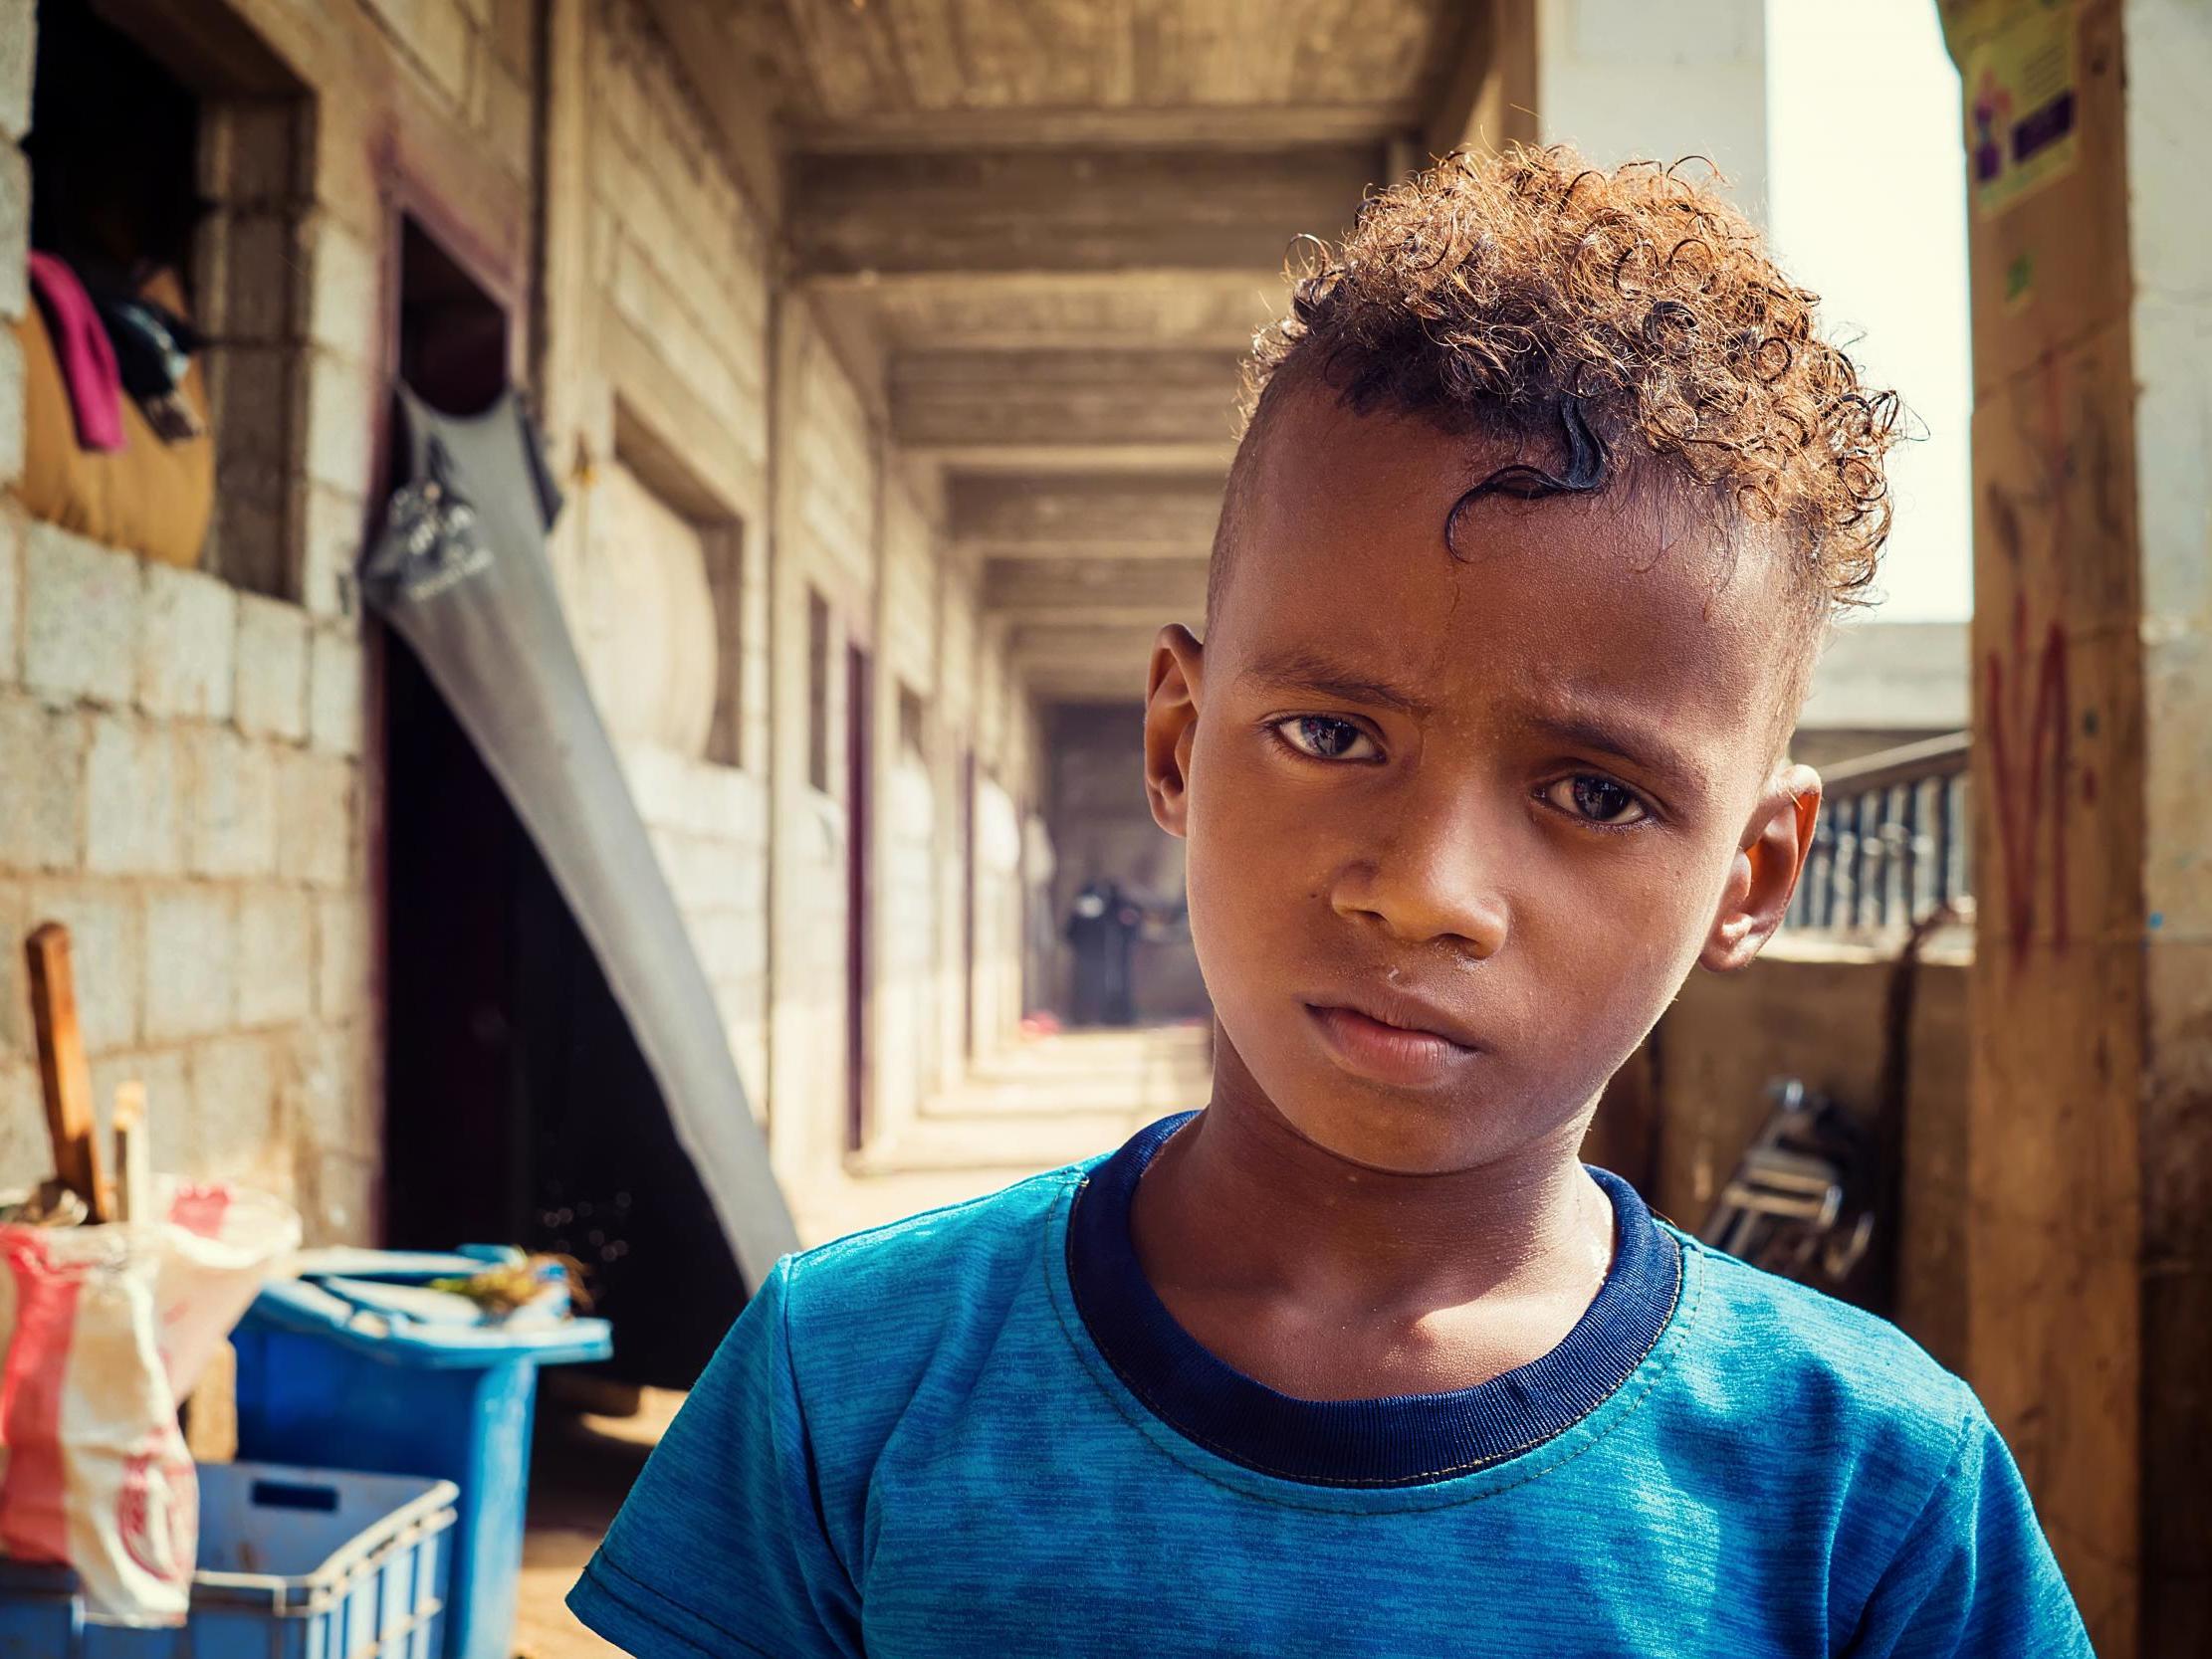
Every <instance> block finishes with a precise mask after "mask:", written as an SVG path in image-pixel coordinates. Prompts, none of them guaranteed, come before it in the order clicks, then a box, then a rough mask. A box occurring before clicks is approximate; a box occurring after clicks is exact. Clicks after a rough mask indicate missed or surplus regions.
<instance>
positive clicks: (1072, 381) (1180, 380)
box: [889, 351, 1240, 471]
mask: <svg viewBox="0 0 2212 1659" xmlns="http://www.w3.org/2000/svg"><path fill="white" fill-rule="evenodd" d="M1239 367H1240V359H1239V358H1237V357H1236V356H1235V355H1233V354H1230V353H1223V352H1197V351H909V352H900V353H897V354H895V355H894V356H893V357H892V358H891V362H890V372H889V382H890V400H889V401H890V409H891V432H892V436H893V437H894V438H895V439H896V440H897V441H898V443H899V444H901V445H902V446H903V447H905V448H907V449H909V450H913V451H917V452H939V453H940V454H942V455H943V457H944V458H945V459H946V460H948V461H952V462H956V463H957V462H961V461H966V460H970V459H977V460H982V461H983V462H984V463H985V464H986V465H988V464H989V462H988V458H989V456H990V454H991V453H992V452H993V451H995V450H999V449H1003V450H1006V451H1009V452H1013V453H1016V454H1018V455H1019V456H1020V457H1021V462H1020V463H1018V464H1020V465H1022V466H1023V470H1029V466H1028V464H1029V463H1032V462H1042V463H1044V466H1045V468H1047V469H1048V468H1049V465H1050V460H1051V458H1053V457H1055V456H1058V457H1065V458H1066V459H1067V461H1068V468H1067V470H1072V471H1083V470H1087V469H1089V468H1090V467H1092V466H1094V465H1098V464H1104V465H1108V466H1111V465H1113V464H1114V461H1113V457H1112V456H1111V454H1110V453H1109V454H1103V455H1102V454H1101V452H1112V451H1115V450H1128V451H1134V452H1137V453H1138V454H1139V455H1140V456H1141V457H1142V458H1143V460H1144V462H1145V463H1146V464H1147V468H1148V470H1153V469H1158V470H1168V471H1200V470H1204V469H1207V468H1225V467H1226V466H1227V463H1228V458H1229V456H1230V455H1231V454H1232V453H1233V452H1234V449H1235V442H1236V395H1237V384H1238V381H1237V376H1238V371H1239Z"/></svg>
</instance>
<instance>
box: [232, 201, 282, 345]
mask: <svg viewBox="0 0 2212 1659" xmlns="http://www.w3.org/2000/svg"><path fill="white" fill-rule="evenodd" d="M222 234H223V237H224V239H225V242H226V246H225V247H224V249H223V257H224V260H225V263H226V264H228V265H229V267H230V272H231V277H232V280H231V281H230V282H229V283H228V284H226V285H225V288H224V293H225V296H226V298H227V299H228V301H229V306H228V309H227V311H226V312H225V315H224V325H223V336H224V339H225V340H226V341H232V340H235V341H237V342H238V343H239V344H241V345H244V344H253V345H277V346H284V345H289V344H290V343H291V341H292V338H293V334H294V329H293V325H292V315H293V312H292V296H293V289H294V284H293V283H292V281H291V280H290V278H291V274H292V272H293V271H294V269H295V267H296V265H297V263H298V258H297V250H296V249H295V246H294V241H293V231H292V223H291V219H290V216H289V215H288V214H287V212H286V211H285V209H284V208H282V207H271V208H269V209H267V210H264V211H262V212H259V213H234V214H231V215H229V216H227V217H226V218H225V219H224V221H223V223H222Z"/></svg>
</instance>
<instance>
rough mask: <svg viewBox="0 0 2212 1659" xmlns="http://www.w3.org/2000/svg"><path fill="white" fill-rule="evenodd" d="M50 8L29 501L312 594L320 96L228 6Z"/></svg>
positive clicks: (39, 107) (23, 489)
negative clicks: (311, 276)
mask: <svg viewBox="0 0 2212 1659" xmlns="http://www.w3.org/2000/svg"><path fill="white" fill-rule="evenodd" d="M38 11H39V16H38V31H37V45H36V59H35V70H34V77H35V78H34V84H33V104H32V131H31V133H30V135H29V136H28V137H27V138H26V140H25V142H24V153H25V156H26V158H27V160H28V161H29V163H30V171H31V226H30V231H31V247H32V250H33V253H34V260H33V290H34V295H35V297H36V300H35V303H34V304H33V305H31V306H30V307H28V308H26V311H25V314H24V316H23V318H22V320H21V321H20V322H19V323H18V324H17V329H18V337H19V341H20V343H21V345H22V347H23V355H24V363H25V456H24V477H23V479H22V481H21V483H20V485H19V487H18V494H19V495H20V496H21V497H22V499H23V501H24V504H25V506H26V507H27V508H28V510H29V511H30V512H31V513H32V515H33V516H34V517H37V518H43V519H46V520H48V521H49V522H53V523H57V524H60V525H61V526H62V527H64V528H66V529H69V530H72V531H74V532H75V533H77V534H80V535H83V536H85V537H87V538H88V539H90V540H94V541H98V542H100V543H102V544H104V545H108V546H112V547H118V548H122V549H125V550H128V551H131V552H135V553H139V554H142V555H144V556H146V557H148V558H151V559H155V560H157V561H159V562H162V563H167V564H174V565H182V566H187V567H193V566H205V567H207V568H210V569H213V570H215V571H217V572H218V573H220V574H222V575H224V576H226V577H227V578H229V579H230V580H232V581H234V582H237V583H238V584H239V585H241V586H245V587H251V588H254V589H256V590H258V591H262V592H270V593H283V594H291V593H292V592H293V591H294V590H295V588H296V587H297V585H298V584H297V577H296V575H295V574H294V573H293V571H292V570H291V569H290V568H289V564H288V548H289V547H290V546H291V545H292V542H293V539H294V538H293V537H292V536H291V535H290V533H289V528H290V525H291V523H292V519H293V515H292V513H291V506H292V499H293V493H294V491H295V489H296V478H295V475H296V474H298V473H300V472H301V471H303V466H302V465H301V464H300V462H299V459H298V458H297V457H295V456H294V454H293V453H292V449H291V442H290V441H291V436H292V431H293V426H292V414H293V411H294V409H295V408H297V407H299V406H301V405H302V404H303V403H304V397H303V396H302V395H301V393H300V391H299V388H298V387H297V385H296V383H295V382H296V379H297V376H298V374H299V372H300V369H301V365H302V362H303V360H304V352H303V350H302V347H303V345H304V343H305V340H304V336H305V332H306V330H305V325H304V320H303V317H302V316H301V314H299V313H301V312H303V311H305V309H306V308H305V306H304V304H302V297H301V295H300V293H299V290H300V288H301V285H300V284H299V283H298V281H297V271H298V268H299V265H300V252H299V249H298V248H297V247H296V245H295V235H296V232H297V229H298V221H299V218H300V214H301V210H302V207H303V205H304V204H303V203H302V201H301V200H300V199H299V196H298V192H297V189H296V181H297V180H298V179H299V178H300V177H301V176H302V175H303V173H304V172H305V169H304V168H302V167H301V166H300V165H299V161H300V159H301V156H302V152H303V151H304V149H305V145H306V141H307V133H308V120H307V112H308V109H309V104H308V100H307V97H306V92H305V89H304V88H302V87H301V86H300V85H299V84H298V83H297V82H296V81H294V80H293V79H292V78H291V77H290V75H289V74H288V72H286V71H285V69H284V68H283V66H282V65H281V64H280V63H279V62H278V60H277V59H276V58H275V56H274V55H273V54H271V53H270V52H269V50H268V49H267V47H265V46H264V45H262V43H261V42H260V41H259V40H258V39H257V38H255V37H254V36H253V34H252V32H251V31H250V30H249V29H248V28H247V27H246V26H245V25H244V24H243V23H242V22H241V21H240V20H239V19H238V18H237V17H236V16H235V15H234V14H233V13H232V12H231V11H230V10H229V9H228V8H227V7H226V6H223V5H220V4H217V3H215V0H164V3H158V4H157V3H154V0H111V3H108V4H103V5H101V6H100V7H98V8H97V10H96V8H95V7H94V6H93V5H91V4H88V3H87V0H43V3H42V4H41V5H40V6H39V9H38ZM100 341H105V342H106V346H107V350H106V352H105V353H104V352H103V351H102V349H101V346H100V343H99V342H100ZM109 359H111V361H109ZM364 437H365V434H364Z"/></svg>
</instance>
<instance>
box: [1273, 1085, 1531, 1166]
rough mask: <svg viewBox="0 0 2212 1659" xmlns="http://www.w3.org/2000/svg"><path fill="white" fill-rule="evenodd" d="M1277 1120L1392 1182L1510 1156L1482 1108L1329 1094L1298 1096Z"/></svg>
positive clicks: (1505, 1138)
mask: <svg viewBox="0 0 2212 1659" xmlns="http://www.w3.org/2000/svg"><path fill="white" fill-rule="evenodd" d="M1275 1110H1276V1111H1277V1112H1279V1113H1281V1115H1282V1118H1283V1121H1284V1122H1285V1123H1287V1124H1288V1125H1289V1126H1290V1127H1291V1128H1292V1129H1293V1130H1294V1131H1296V1132H1297V1134H1298V1136H1299V1138H1300V1139H1301V1140H1303V1141H1306V1142H1308V1143H1309V1144H1311V1145H1313V1146H1315V1147H1318V1148H1319V1149H1320V1150H1322V1151H1324V1152H1327V1153H1329V1154H1330V1155H1331V1156H1332V1157H1337V1158H1341V1159H1342V1160H1343V1161H1344V1162H1346V1163H1350V1164H1354V1165H1356V1166H1358V1167H1359V1168H1362V1169H1371V1170H1374V1171H1376V1172H1377V1173H1380V1174H1390V1175H1448V1174H1453V1173H1456V1172H1457V1171H1459V1170H1462V1169H1475V1168H1480V1167H1482V1166H1483V1165H1485V1164H1489V1163H1494V1162H1496V1161H1497V1160H1498V1159H1499V1158H1500V1157H1504V1156H1507V1155H1509V1154H1510V1152H1511V1151H1512V1150H1513V1144H1512V1142H1513V1140H1514V1138H1513V1137H1512V1135H1511V1134H1510V1132H1507V1133H1504V1134H1501V1133H1500V1129H1501V1127H1502V1126H1500V1125H1498V1124H1497V1123H1496V1122H1495V1120H1494V1119H1493V1118H1492V1117H1491V1115H1490V1114H1489V1113H1486V1112H1484V1111H1483V1110H1482V1108H1481V1106H1480V1104H1479V1103H1476V1102H1465V1101H1454V1102H1451V1103H1449V1104H1446V1103H1443V1102H1439V1101H1437V1100H1434V1099H1419V1098H1414V1097H1410V1096H1396V1097H1393V1096H1389V1095H1386V1094H1383V1093H1381V1092H1376V1093H1373V1094H1369V1093H1367V1092H1365V1091H1363V1092H1362V1093H1361V1094H1360V1095H1358V1096H1356V1097H1352V1098H1346V1097H1345V1096H1344V1095H1343V1094H1342V1093H1341V1092H1338V1091H1330V1092H1329V1093H1328V1094H1327V1096H1326V1097H1325V1098H1322V1099H1315V1100H1300V1099H1298V1098H1297V1096H1296V1094H1295V1093H1292V1094H1291V1098H1290V1099H1288V1100H1278V1101H1277V1102H1276V1103H1275Z"/></svg>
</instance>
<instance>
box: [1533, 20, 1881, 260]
mask: <svg viewBox="0 0 2212 1659" xmlns="http://www.w3.org/2000/svg"><path fill="white" fill-rule="evenodd" d="M1534 4H1535V14H1536V16H1535V22H1536V50H1535V77H1536V111H1537V127H1538V130H1539V131H1540V132H1541V133H1542V134H1543V139H1544V141H1545V142H1546V143H1560V142H1565V143H1571V144H1573V145H1574V146H1575V147H1576V148H1578V149H1580V150H1581V151H1582V152H1583V153H1584V154H1586V155H1588V156H1589V157H1590V159H1591V160H1592V161H1593V162H1595V163H1597V164H1598V165H1600V166H1607V167H1610V166H1615V165H1618V164H1619V163H1621V162H1623V161H1629V160H1634V159H1637V158H1640V157H1649V158H1656V159H1658V160H1660V161H1673V160H1675V159H1677V158H1679V157H1681V156H1685V155H1702V156H1704V157H1706V158H1707V159H1709V160H1710V161H1712V162H1713V163H1714V165H1716V166H1718V167H1719V168H1720V170H1721V171H1722V172H1724V173H1726V174H1727V175H1728V177H1729V178H1730V179H1731V180H1732V181H1733V186H1734V188H1733V192H1732V193H1733V194H1734V196H1735V199H1736V201H1737V202H1738V203H1739V204H1740V205H1741V206H1742V208H1743V210H1744V211H1745V212H1746V213H1748V214H1750V215H1751V217H1752V218H1753V219H1755V220H1759V221H1761V222H1764V220H1765V217H1766V199H1767V105H1766V96H1767V94H1766V6H1765V4H1764V0H1676V3H1672V4H1668V5H1663V6H1657V5H1653V4H1651V0H1534ZM1839 141H1840V142H1841V141H1843V140H1842V138H1841V137H1839Z"/></svg>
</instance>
